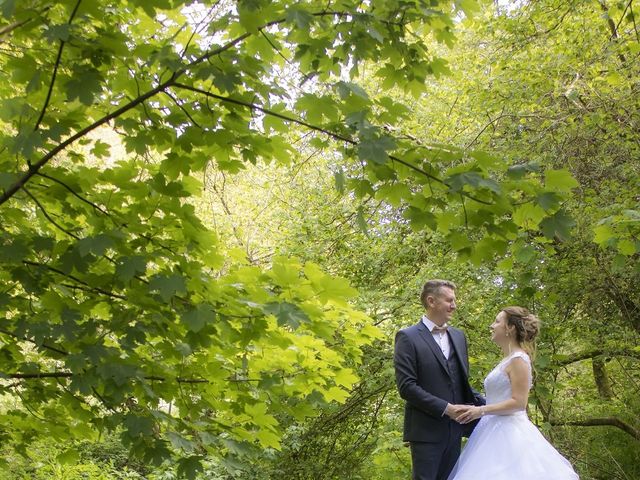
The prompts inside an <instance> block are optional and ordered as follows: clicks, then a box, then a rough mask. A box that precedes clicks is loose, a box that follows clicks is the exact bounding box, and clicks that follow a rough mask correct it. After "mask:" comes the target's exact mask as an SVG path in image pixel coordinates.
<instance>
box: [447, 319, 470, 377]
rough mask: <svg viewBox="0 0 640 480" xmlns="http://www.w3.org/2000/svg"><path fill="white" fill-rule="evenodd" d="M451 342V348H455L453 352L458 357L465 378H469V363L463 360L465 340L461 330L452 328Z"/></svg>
mask: <svg viewBox="0 0 640 480" xmlns="http://www.w3.org/2000/svg"><path fill="white" fill-rule="evenodd" d="M449 340H450V343H451V347H452V348H453V351H454V352H455V354H456V355H457V356H458V361H459V362H460V365H461V366H462V371H463V372H464V376H465V377H467V378H468V377H469V372H468V371H467V362H465V361H464V358H463V356H464V355H465V349H464V338H463V334H462V332H461V331H460V330H456V329H453V328H450V329H449Z"/></svg>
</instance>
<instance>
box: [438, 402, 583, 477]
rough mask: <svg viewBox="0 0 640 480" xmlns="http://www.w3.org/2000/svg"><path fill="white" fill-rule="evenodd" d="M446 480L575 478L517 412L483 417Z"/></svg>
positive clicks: (530, 424)
mask: <svg viewBox="0 0 640 480" xmlns="http://www.w3.org/2000/svg"><path fill="white" fill-rule="evenodd" d="M449 480H578V475H577V474H576V473H575V472H574V471H573V468H572V467H571V464H570V463H569V461H568V460H566V459H565V458H564V457H563V456H562V455H560V453H559V452H558V451H557V450H556V449H555V448H554V447H553V445H551V444H550V443H549V442H548V441H547V439H546V438H544V436H543V435H542V434H541V433H540V431H539V430H538V428H537V427H536V426H535V425H534V424H533V423H531V421H530V420H529V418H528V417H527V414H526V413H525V412H518V413H515V414H512V415H486V416H484V417H482V418H481V419H480V422H478V425H476V428H475V429H474V431H473V434H472V435H471V437H470V438H469V441H468V442H467V444H466V446H465V447H464V449H463V451H462V454H461V455H460V458H459V459H458V462H457V463H456V466H455V467H454V469H453V471H452V472H451V475H449Z"/></svg>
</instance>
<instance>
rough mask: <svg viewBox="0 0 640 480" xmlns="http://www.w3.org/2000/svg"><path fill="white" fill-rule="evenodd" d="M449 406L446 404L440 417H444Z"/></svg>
mask: <svg viewBox="0 0 640 480" xmlns="http://www.w3.org/2000/svg"><path fill="white" fill-rule="evenodd" d="M448 406H449V404H448V403H447V404H446V405H445V407H444V410H443V411H442V415H440V416H441V417H444V414H445V412H446V411H447V407H448Z"/></svg>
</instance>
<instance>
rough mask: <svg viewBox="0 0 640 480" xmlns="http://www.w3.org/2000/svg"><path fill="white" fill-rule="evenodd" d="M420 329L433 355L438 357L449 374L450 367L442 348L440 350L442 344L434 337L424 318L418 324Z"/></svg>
mask: <svg viewBox="0 0 640 480" xmlns="http://www.w3.org/2000/svg"><path fill="white" fill-rule="evenodd" d="M418 331H419V332H420V336H421V337H422V338H423V340H424V341H425V342H426V343H427V345H429V348H430V349H431V351H432V352H433V355H434V356H435V357H436V359H437V360H438V362H439V363H440V365H441V366H442V368H443V369H444V371H445V372H447V375H449V369H448V368H447V365H446V359H445V358H444V355H443V354H442V350H440V345H438V343H437V342H436V340H435V338H433V335H432V334H431V332H430V331H429V329H428V328H427V326H426V325H425V324H424V323H422V320H421V321H420V323H419V324H418Z"/></svg>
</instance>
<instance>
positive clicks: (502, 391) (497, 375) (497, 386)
mask: <svg viewBox="0 0 640 480" xmlns="http://www.w3.org/2000/svg"><path fill="white" fill-rule="evenodd" d="M514 358H522V359H523V360H524V361H525V362H527V365H528V366H529V388H531V360H530V359H529V355H527V354H526V353H524V352H520V351H518V352H513V353H512V354H511V355H509V356H508V357H507V358H504V359H503V360H502V361H501V362H500V363H499V364H498V365H496V366H495V368H494V369H493V370H491V372H489V375H487V377H486V378H485V379H484V391H485V393H486V396H487V404H491V403H498V402H502V401H504V400H508V399H509V398H511V382H510V381H509V376H508V375H507V374H506V372H505V368H506V367H507V365H508V364H509V362H511V361H512V360H513V359H514Z"/></svg>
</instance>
